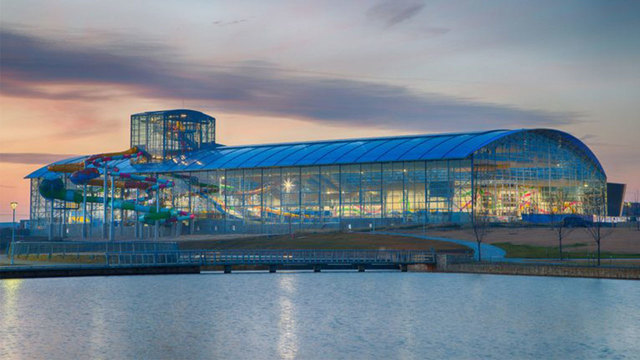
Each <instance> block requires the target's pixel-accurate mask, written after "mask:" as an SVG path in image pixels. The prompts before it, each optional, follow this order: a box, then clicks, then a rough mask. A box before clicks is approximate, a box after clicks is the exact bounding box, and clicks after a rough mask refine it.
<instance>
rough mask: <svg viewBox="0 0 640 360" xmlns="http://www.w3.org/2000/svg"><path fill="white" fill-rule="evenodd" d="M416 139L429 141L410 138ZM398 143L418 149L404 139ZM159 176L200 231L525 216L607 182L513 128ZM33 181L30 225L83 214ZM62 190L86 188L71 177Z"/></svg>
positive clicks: (583, 161)
mask: <svg viewBox="0 0 640 360" xmlns="http://www.w3.org/2000/svg"><path fill="white" fill-rule="evenodd" d="M145 116H146V115H145ZM132 119H133V117H132ZM151 119H152V117H147V120H144V121H143V120H142V117H141V118H140V119H139V120H140V121H138V122H137V124H138V125H140V126H137V129H136V130H135V134H136V135H135V136H138V138H137V139H139V137H140V136H143V135H142V134H147V135H149V134H150V132H149V131H148V130H144V131H143V130H142V128H145V129H149V128H148V127H146V126H147V125H146V124H150V122H149V121H151ZM136 121H137V120H136ZM145 121H146V122H145ZM141 124H145V125H144V126H142V125H141ZM201 129H203V128H202V127H201ZM145 131H146V132H145ZM132 133H134V130H133V129H132ZM212 134H213V133H211V136H212ZM152 138H153V137H150V136H148V137H147V139H152ZM208 139H210V138H208ZM412 141H413V140H412ZM421 142H422V143H428V141H423V140H420V141H417V140H415V141H414V143H416V144H420V143H421ZM132 143H133V140H132ZM146 144H147V146H149V147H148V149H149V150H151V151H156V150H157V151H160V150H159V149H160V148H155V146H156V145H157V144H155V143H154V142H153V141H151V142H147V143H146ZM582 146H584V145H582ZM154 149H155V150H154ZM164 149H165V150H163V151H165V153H164V154H165V155H164V156H167V152H166V149H173V148H172V147H165V148H164ZM427 150H428V149H427ZM372 151H373V150H372ZM403 151H405V152H409V151H413V152H417V151H420V149H417V148H416V147H409V146H406V148H405V149H403ZM424 151H426V150H424ZM365 155H366V154H365ZM63 176H64V175H63ZM158 176H160V177H163V178H166V179H171V180H173V181H174V183H175V186H174V187H173V188H167V189H164V190H162V193H161V195H160V201H161V206H163V207H171V208H175V209H178V210H184V211H188V212H190V213H193V214H194V215H195V221H194V225H193V226H194V231H196V232H197V231H200V232H215V231H242V229H249V228H251V227H252V229H254V230H255V232H270V231H271V230H270V228H269V227H268V225H274V226H275V225H280V226H281V227H280V228H278V229H281V230H282V229H286V228H287V227H288V228H291V227H292V226H294V225H295V226H296V227H297V228H315V227H318V228H326V227H336V228H344V227H345V226H347V225H349V226H351V225H353V226H354V227H367V226H377V225H383V224H422V223H436V224H437V223H468V222H470V221H471V218H472V216H473V213H474V212H482V213H483V214H487V215H488V216H490V217H491V218H492V219H493V220H494V221H505V222H507V221H508V222H514V221H521V220H522V217H523V215H529V214H551V213H564V214H587V215H588V214H593V213H594V212H595V209H596V208H599V207H601V206H602V204H603V201H602V197H601V196H602V194H603V193H604V189H605V188H606V177H605V174H604V172H603V171H602V169H601V167H600V166H599V164H598V163H597V162H596V161H594V159H593V158H592V157H591V156H589V154H588V153H586V152H585V151H584V149H583V148H581V147H580V144H576V143H575V142H574V141H570V139H568V138H567V137H563V136H561V135H559V134H558V133H554V132H549V131H545V130H540V131H538V130H531V131H520V132H515V133H514V134H511V135H508V136H504V137H501V138H500V139H498V140H496V141H492V142H490V143H488V144H486V145H484V146H480V147H479V148H478V149H477V150H476V151H475V152H473V153H472V154H471V155H469V156H467V157H465V158H462V159H446V160H419V161H391V162H368V163H346V164H332V165H305V166H284V167H254V168H244V169H243V168H236V169H213V170H200V171H182V172H165V173H159V174H158ZM39 181H40V180H39V179H38V178H34V179H32V194H31V219H32V221H33V223H34V224H39V225H42V224H47V223H48V222H49V219H51V218H53V219H54V222H57V223H66V224H73V223H77V222H78V219H80V218H81V217H79V216H78V214H80V215H82V212H81V209H77V207H78V205H77V204H72V203H65V202H63V201H57V200H56V202H55V204H54V206H53V208H51V202H50V201H49V200H45V199H44V198H42V197H41V196H40V194H38V192H37V186H38V183H39ZM65 181H66V180H65ZM67 188H68V189H71V190H74V189H76V190H78V189H82V187H77V186H74V185H73V184H72V183H71V182H68V181H67ZM89 188H90V190H89V191H90V194H94V193H99V192H100V188H99V187H89ZM558 194H562V197H561V198H560V197H559V196H558ZM139 195H140V194H136V192H135V191H134V190H128V191H127V190H125V191H120V192H117V193H116V196H117V197H121V198H124V199H134V198H135V197H136V196H139ZM98 196H100V195H98ZM73 206H75V207H76V209H75V210H74V209H73ZM52 211H53V216H52V215H51V212H52ZM87 218H88V221H89V222H91V223H95V224H99V223H100V221H102V220H101V219H102V205H101V204H91V205H90V206H88V214H87ZM114 219H115V221H116V222H118V223H121V224H124V225H125V226H127V225H132V224H133V223H135V221H136V220H135V219H136V214H135V213H134V212H132V211H116V213H115V214H114ZM243 226H244V227H245V228H242V227H243ZM265 226H266V227H265ZM273 229H276V227H273ZM273 231H279V230H273Z"/></svg>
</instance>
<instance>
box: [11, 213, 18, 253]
mask: <svg viewBox="0 0 640 360" xmlns="http://www.w3.org/2000/svg"><path fill="white" fill-rule="evenodd" d="M10 204H11V211H12V212H13V220H12V221H11V245H10V246H11V265H13V246H14V242H15V241H16V208H17V207H18V202H17V201H12V202H11V203H10Z"/></svg>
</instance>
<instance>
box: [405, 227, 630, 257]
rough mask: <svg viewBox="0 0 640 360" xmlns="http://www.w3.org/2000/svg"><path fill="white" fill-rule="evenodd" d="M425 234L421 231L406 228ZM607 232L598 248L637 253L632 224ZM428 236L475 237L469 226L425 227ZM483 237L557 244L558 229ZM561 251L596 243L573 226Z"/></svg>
mask: <svg viewBox="0 0 640 360" xmlns="http://www.w3.org/2000/svg"><path fill="white" fill-rule="evenodd" d="M405 232H413V233H419V234H424V233H423V232H422V231H419V230H415V231H405ZM604 232H605V233H606V236H605V237H604V238H602V240H601V243H600V244H601V250H602V251H608V252H611V253H617V254H640V231H637V230H635V229H631V228H613V229H611V228H609V229H604ZM426 235H427V236H436V237H445V238H451V239H460V240H469V241H475V238H474V237H473V234H472V232H471V230H470V229H455V230H427V232H426ZM484 241H485V242H486V243H488V244H493V243H506V242H508V243H511V244H514V245H535V246H548V247H557V246H558V238H557V233H556V232H554V231H553V230H552V229H549V228H492V229H490V230H489V233H488V234H487V236H486V238H485V239H484ZM562 245H563V251H567V252H571V251H574V252H584V251H590V252H593V251H595V249H596V244H595V241H594V240H593V238H592V237H591V235H590V234H589V233H588V232H587V231H586V229H584V228H575V229H573V230H572V231H571V232H570V233H569V234H568V235H567V236H566V237H565V238H564V239H563V241H562Z"/></svg>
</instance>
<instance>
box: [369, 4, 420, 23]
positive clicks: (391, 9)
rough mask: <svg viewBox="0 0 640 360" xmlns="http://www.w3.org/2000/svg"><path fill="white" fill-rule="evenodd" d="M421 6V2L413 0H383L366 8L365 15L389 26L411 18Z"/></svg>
mask: <svg viewBox="0 0 640 360" xmlns="http://www.w3.org/2000/svg"><path fill="white" fill-rule="evenodd" d="M423 8H424V4H423V3H420V2H415V1H393V0H392V1H385V2H382V3H380V4H378V5H375V6H373V7H372V8H370V9H369V10H367V17H368V18H370V19H372V20H374V21H377V22H382V23H383V24H385V26H387V27H391V26H394V25H397V24H399V23H401V22H404V21H407V20H409V19H411V18H412V17H414V16H416V15H417V14H418V13H419V12H420V11H422V9H423Z"/></svg>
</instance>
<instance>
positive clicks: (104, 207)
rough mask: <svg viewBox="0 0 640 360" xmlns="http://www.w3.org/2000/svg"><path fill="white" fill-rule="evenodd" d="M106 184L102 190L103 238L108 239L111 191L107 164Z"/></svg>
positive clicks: (105, 172)
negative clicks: (108, 196) (108, 206)
mask: <svg viewBox="0 0 640 360" xmlns="http://www.w3.org/2000/svg"><path fill="white" fill-rule="evenodd" d="M103 178H104V184H103V188H102V190H103V191H102V238H103V239H106V238H107V236H108V235H107V225H108V224H107V193H108V192H109V190H108V189H107V183H108V180H109V173H108V172H107V163H106V162H105V163H104V172H103Z"/></svg>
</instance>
